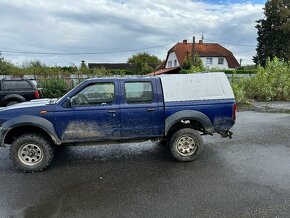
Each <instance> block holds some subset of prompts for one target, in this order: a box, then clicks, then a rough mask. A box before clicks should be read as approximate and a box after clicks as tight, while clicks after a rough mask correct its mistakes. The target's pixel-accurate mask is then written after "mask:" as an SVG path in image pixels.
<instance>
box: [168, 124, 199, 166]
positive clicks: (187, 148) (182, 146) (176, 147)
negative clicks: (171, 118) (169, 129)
mask: <svg viewBox="0 0 290 218" xmlns="http://www.w3.org/2000/svg"><path fill="white" fill-rule="evenodd" d="M169 145H170V151H171V154H172V156H173V157H174V159H175V160H177V161H193V160H194V159H196V158H197V157H198V156H199V155H200V153H201V152H202V150H203V140H202V138H201V136H200V134H199V132H198V131H196V130H194V129H190V128H185V129H181V130H178V131H177V132H176V133H174V134H173V136H172V137H171V139H170V143H169Z"/></svg>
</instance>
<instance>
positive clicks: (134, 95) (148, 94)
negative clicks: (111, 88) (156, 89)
mask: <svg viewBox="0 0 290 218" xmlns="http://www.w3.org/2000/svg"><path fill="white" fill-rule="evenodd" d="M125 100H126V102H127V103H128V104H133V103H140V104H142V103H150V102H153V91H152V84H151V82H126V83H125Z"/></svg>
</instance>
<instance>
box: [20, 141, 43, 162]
mask: <svg viewBox="0 0 290 218" xmlns="http://www.w3.org/2000/svg"><path fill="white" fill-rule="evenodd" d="M18 158H19V160H20V161H21V163H23V164H25V165H28V166H34V165H36V164H38V163H39V162H41V161H42V159H43V150H42V148H41V147H40V146H38V145H36V144H32V143H30V144H25V145H23V146H21V147H20V148H19V150H18Z"/></svg>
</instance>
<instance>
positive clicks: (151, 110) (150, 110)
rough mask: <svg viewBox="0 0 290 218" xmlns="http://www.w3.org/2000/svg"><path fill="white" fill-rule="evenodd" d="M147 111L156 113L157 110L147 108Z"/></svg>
mask: <svg viewBox="0 0 290 218" xmlns="http://www.w3.org/2000/svg"><path fill="white" fill-rule="evenodd" d="M147 111H148V112H153V111H155V109H154V108H147Z"/></svg>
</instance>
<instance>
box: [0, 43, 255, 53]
mask: <svg viewBox="0 0 290 218" xmlns="http://www.w3.org/2000/svg"><path fill="white" fill-rule="evenodd" d="M205 40H206V41H209V42H217V41H216V40H212V39H205ZM219 43H220V44H228V45H234V46H243V47H256V46H255V45H247V44H239V43H230V42H221V41H220V42H219ZM173 44H175V42H170V43H166V44H162V45H156V46H150V47H144V48H136V49H126V50H116V51H96V52H34V51H17V50H0V54H1V53H2V54H3V53H11V54H27V55H102V54H117V53H126V52H134V51H142V50H147V49H155V48H161V47H165V46H168V45H173Z"/></svg>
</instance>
